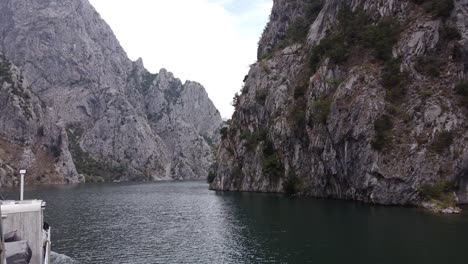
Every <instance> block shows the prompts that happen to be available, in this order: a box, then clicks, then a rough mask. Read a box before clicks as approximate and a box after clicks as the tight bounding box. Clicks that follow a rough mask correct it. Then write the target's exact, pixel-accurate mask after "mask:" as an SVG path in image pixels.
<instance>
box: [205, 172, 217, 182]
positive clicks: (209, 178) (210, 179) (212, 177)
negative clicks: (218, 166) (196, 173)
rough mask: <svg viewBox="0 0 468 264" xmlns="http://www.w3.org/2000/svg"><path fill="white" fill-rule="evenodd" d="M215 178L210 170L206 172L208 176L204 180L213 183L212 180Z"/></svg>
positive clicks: (214, 174)
mask: <svg viewBox="0 0 468 264" xmlns="http://www.w3.org/2000/svg"><path fill="white" fill-rule="evenodd" d="M215 178H216V173H214V172H212V171H210V172H209V173H208V177H207V178H206V181H207V182H208V183H209V184H211V183H213V181H214V179H215Z"/></svg>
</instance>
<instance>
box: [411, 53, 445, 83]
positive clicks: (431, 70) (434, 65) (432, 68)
mask: <svg viewBox="0 0 468 264" xmlns="http://www.w3.org/2000/svg"><path fill="white" fill-rule="evenodd" d="M441 66H442V61H441V60H440V58H439V57H438V56H436V55H426V56H421V57H419V58H418V59H417V61H416V64H415V69H416V70H417V71H418V72H420V73H423V74H426V75H428V76H431V77H434V78H437V77H440V68H441Z"/></svg>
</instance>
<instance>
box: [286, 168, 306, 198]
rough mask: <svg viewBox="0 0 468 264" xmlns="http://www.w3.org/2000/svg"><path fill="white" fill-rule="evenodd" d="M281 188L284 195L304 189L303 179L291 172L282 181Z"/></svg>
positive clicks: (293, 193)
mask: <svg viewBox="0 0 468 264" xmlns="http://www.w3.org/2000/svg"><path fill="white" fill-rule="evenodd" d="M283 190H284V193H285V194H286V195H295V194H298V193H301V192H303V191H304V181H303V180H302V179H301V178H300V177H298V176H297V175H296V174H294V173H291V174H290V175H289V177H288V178H287V179H286V180H285V181H284V182H283Z"/></svg>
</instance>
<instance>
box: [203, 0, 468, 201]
mask: <svg viewBox="0 0 468 264" xmlns="http://www.w3.org/2000/svg"><path fill="white" fill-rule="evenodd" d="M467 5H468V1H465V0H460V1H449V0H447V1H441V2H440V3H439V1H430V0H428V1H405V0H394V1H377V0H367V1H366V0H359V1H335V0H324V1H285V0H276V1H274V7H273V11H272V15H271V21H270V22H269V24H268V26H267V28H266V29H265V32H264V34H263V36H262V39H261V40H260V42H259V54H258V57H259V61H258V62H257V63H255V64H253V65H252V67H251V69H250V72H249V74H248V78H247V79H246V82H245V86H244V88H243V90H242V94H241V95H240V96H239V97H237V98H236V100H235V104H236V105H235V106H236V111H235V113H234V115H233V117H232V120H230V121H229V127H228V128H225V129H223V130H222V131H221V132H222V137H223V139H222V141H221V143H220V147H219V149H218V152H217V155H216V156H217V158H216V164H215V166H214V167H213V171H212V174H213V175H214V176H215V177H214V179H213V182H212V183H211V188H212V189H214V190H235V191H259V192H285V193H289V194H303V195H310V196H315V197H330V198H339V199H352V200H359V201H363V202H369V203H377V204H400V205H421V206H422V203H423V202H429V203H431V204H438V205H441V206H439V207H442V208H443V207H450V206H453V205H454V204H455V203H456V202H457V201H458V202H466V197H467V193H466V190H467V177H468V175H467V174H466V172H467V168H468V144H467V140H468V133H467V132H466V131H467V125H468V112H467V110H468V109H467V96H468V91H467V89H468V88H467V87H468V82H467V81H466V79H465V76H466V73H467V70H468V68H467V67H466V62H467V58H468V57H467V56H466V55H467V50H468V35H467V33H466V31H467V30H466V25H467V23H468V19H467V18H468V16H467V8H466V6H467ZM298 6H302V8H298ZM317 6H319V7H320V8H318V9H319V12H316V10H317ZM301 10H311V11H310V12H304V11H301ZM314 10H315V11H314ZM304 23H305V24H304ZM304 25H305V26H304Z"/></svg>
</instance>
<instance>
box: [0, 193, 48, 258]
mask: <svg viewBox="0 0 468 264" xmlns="http://www.w3.org/2000/svg"><path fill="white" fill-rule="evenodd" d="M42 204H43V203H42V201H40V200H29V201H2V204H1V211H2V212H1V214H2V229H3V230H2V231H3V234H6V233H8V232H11V231H17V234H18V235H19V237H21V238H22V239H24V240H27V241H28V244H29V246H30V247H31V250H32V258H31V261H30V264H42V263H43V261H44V254H43V250H44V249H43V238H42V232H43V229H42V223H43V222H44V219H43V210H42Z"/></svg>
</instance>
